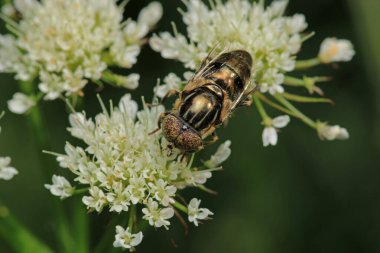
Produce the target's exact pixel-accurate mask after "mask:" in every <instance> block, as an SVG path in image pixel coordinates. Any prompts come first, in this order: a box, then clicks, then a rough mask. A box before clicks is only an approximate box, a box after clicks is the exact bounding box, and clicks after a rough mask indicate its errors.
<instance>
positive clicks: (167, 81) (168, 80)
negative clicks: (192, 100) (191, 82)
mask: <svg viewBox="0 0 380 253" xmlns="http://www.w3.org/2000/svg"><path fill="white" fill-rule="evenodd" d="M181 82H182V80H181V78H179V77H178V76H177V75H176V74H174V73H169V74H168V75H167V76H166V77H165V78H164V84H163V85H160V86H157V87H155V88H154V93H155V94H156V95H157V97H159V98H163V97H164V96H165V95H166V93H167V92H168V91H170V90H172V89H179V88H180V85H181Z"/></svg>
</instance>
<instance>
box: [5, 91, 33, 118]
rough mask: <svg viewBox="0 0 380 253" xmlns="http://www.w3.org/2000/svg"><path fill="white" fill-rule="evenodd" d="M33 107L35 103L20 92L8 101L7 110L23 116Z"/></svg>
mask: <svg viewBox="0 0 380 253" xmlns="http://www.w3.org/2000/svg"><path fill="white" fill-rule="evenodd" d="M35 105H36V101H34V99H33V98H31V97H28V96H27V95H25V94H24V93H20V92H16V93H15V94H13V98H12V99H11V100H9V101H8V108H9V110H10V111H11V112H13V113H16V114H24V113H26V112H27V111H29V109H30V108H32V107H33V106H35Z"/></svg>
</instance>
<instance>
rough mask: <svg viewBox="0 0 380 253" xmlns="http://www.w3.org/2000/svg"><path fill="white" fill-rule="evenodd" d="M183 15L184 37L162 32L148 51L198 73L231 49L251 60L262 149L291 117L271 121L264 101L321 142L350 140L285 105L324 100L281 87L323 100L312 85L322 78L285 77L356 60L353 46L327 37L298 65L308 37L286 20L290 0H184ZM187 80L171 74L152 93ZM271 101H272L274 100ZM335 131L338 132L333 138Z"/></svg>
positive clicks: (298, 18) (300, 19)
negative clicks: (301, 92)
mask: <svg viewBox="0 0 380 253" xmlns="http://www.w3.org/2000/svg"><path fill="white" fill-rule="evenodd" d="M183 2H184V4H185V6H186V10H181V11H180V13H181V14H182V17H183V22H184V23H185V25H186V29H187V35H186V36H185V35H183V34H181V33H179V32H178V31H177V30H176V29H175V28H174V34H170V33H169V32H162V33H160V34H158V35H153V37H152V38H151V39H150V41H149V42H150V46H151V47H152V48H153V49H154V50H155V51H157V52H160V53H161V55H162V57H164V58H168V59H176V60H179V61H181V62H182V63H183V64H184V66H185V67H186V68H188V69H191V70H193V71H194V70H196V69H197V68H198V67H199V66H200V64H201V61H202V60H203V59H204V58H205V57H207V55H208V54H209V53H210V52H213V53H212V55H213V54H215V53H219V52H224V51H228V50H232V49H243V50H246V51H247V52H249V53H250V54H251V56H252V58H253V64H252V69H251V73H252V75H251V82H250V83H251V84H255V85H257V86H258V88H259V91H258V92H257V93H259V92H260V93H261V94H258V95H255V94H254V95H253V97H256V98H257V99H256V100H255V105H256V107H257V108H258V109H259V110H258V111H259V113H260V115H261V117H262V118H263V125H265V128H264V130H263V134H262V139H263V145H264V146H269V145H276V144H277V140H278V135H277V132H278V129H279V128H283V127H285V126H286V125H287V124H288V122H289V116H287V115H286V116H280V117H277V118H274V119H273V120H272V118H271V117H270V116H268V114H267V113H266V111H265V108H264V106H263V105H262V104H261V103H262V102H263V103H265V104H267V105H269V106H271V107H273V108H275V109H277V110H280V111H281V112H285V113H287V114H288V115H290V116H294V117H296V118H298V119H301V120H302V121H303V122H305V123H306V124H308V125H309V126H310V127H312V128H314V129H316V130H317V132H318V134H319V136H320V137H321V138H322V139H326V140H334V139H345V138H348V132H347V130H345V129H344V131H343V130H342V131H338V130H337V128H336V127H333V128H324V129H321V127H319V126H318V124H317V122H316V121H313V120H311V119H309V118H308V117H307V116H306V115H304V114H302V112H300V111H299V110H298V109H297V108H296V107H294V106H293V105H292V104H291V103H290V102H289V101H291V102H293V101H295V102H300V103H308V102H321V103H323V102H326V101H329V100H328V99H321V98H315V97H307V96H303V95H296V94H292V93H289V92H288V91H287V92H285V85H289V86H293V87H295V86H297V87H301V88H306V89H307V90H308V91H309V93H310V94H313V93H314V92H315V93H318V94H319V95H323V92H322V90H321V89H320V88H319V87H317V86H316V85H315V83H316V82H317V81H326V78H325V77H314V78H313V77H307V76H305V77H304V78H303V79H298V78H295V77H292V76H291V75H289V73H290V72H292V71H294V70H305V69H307V68H310V67H313V66H316V65H319V64H329V63H333V62H341V61H343V62H346V61H350V60H351V59H352V57H353V56H354V55H355V51H354V49H353V45H352V43H351V42H350V41H348V40H344V39H336V38H327V39H325V40H324V41H323V42H322V44H321V47H320V50H319V53H318V56H317V57H315V58H313V59H309V60H297V59H296V58H297V54H298V53H299V51H300V49H301V46H302V43H303V42H304V41H305V40H306V39H308V38H309V36H310V34H309V35H308V34H303V33H304V31H305V29H306V28H307V23H306V21H305V16H304V15H302V14H295V15H292V16H284V12H285V9H286V7H287V5H288V0H275V1H272V2H271V4H270V5H269V6H267V7H265V6H264V1H249V0H229V1H217V0H216V1H214V0H211V1H210V7H208V6H207V5H206V4H205V3H204V2H203V1H201V0H184V1H183ZM188 80H189V76H188V75H187V76H186V77H185V78H184V79H182V78H180V77H178V76H176V75H175V74H173V73H170V74H169V75H168V76H166V77H165V78H164V80H163V84H161V85H160V86H158V87H156V88H155V93H156V95H157V96H158V97H163V96H164V95H165V93H166V92H167V91H168V90H170V89H182V88H183V86H184V85H183V84H185V83H186V82H187V81H188ZM291 92H292V91H291ZM273 100H274V101H273ZM337 132H339V133H337Z"/></svg>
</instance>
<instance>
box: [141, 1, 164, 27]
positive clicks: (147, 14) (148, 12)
mask: <svg viewBox="0 0 380 253" xmlns="http://www.w3.org/2000/svg"><path fill="white" fill-rule="evenodd" d="M162 12H163V10H162V5H161V4H160V3H159V2H151V3H150V4H149V5H148V6H146V7H145V8H144V9H142V10H141V11H140V14H139V16H138V18H137V22H139V23H143V24H146V25H147V26H148V27H149V28H150V29H151V28H153V27H154V26H155V25H156V24H157V22H158V21H159V20H160V19H161V17H162Z"/></svg>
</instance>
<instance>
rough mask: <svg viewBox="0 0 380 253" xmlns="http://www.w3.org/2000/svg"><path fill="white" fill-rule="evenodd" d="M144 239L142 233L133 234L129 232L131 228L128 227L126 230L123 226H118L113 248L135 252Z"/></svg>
mask: <svg viewBox="0 0 380 253" xmlns="http://www.w3.org/2000/svg"><path fill="white" fill-rule="evenodd" d="M142 239H143V233H142V232H138V233H136V234H132V233H131V232H129V227H127V229H124V228H123V227H122V226H119V225H118V226H116V235H115V241H114V242H113V246H114V247H115V248H118V247H120V248H123V249H129V251H134V250H135V247H136V246H137V245H139V244H140V243H141V241H142Z"/></svg>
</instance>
